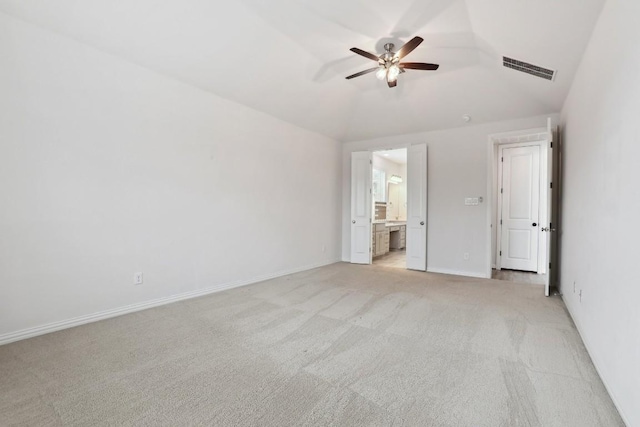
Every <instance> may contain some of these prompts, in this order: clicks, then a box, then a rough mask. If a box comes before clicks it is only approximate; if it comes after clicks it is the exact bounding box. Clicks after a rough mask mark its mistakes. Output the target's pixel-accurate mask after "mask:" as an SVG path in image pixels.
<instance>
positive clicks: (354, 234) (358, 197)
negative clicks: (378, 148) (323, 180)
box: [351, 151, 372, 264]
mask: <svg viewBox="0 0 640 427" xmlns="http://www.w3.org/2000/svg"><path fill="white" fill-rule="evenodd" d="M371 183H372V177H371V152H369V151H360V152H355V153H351V263H352V264H371V207H372V203H371Z"/></svg>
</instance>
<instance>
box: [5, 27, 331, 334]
mask: <svg viewBox="0 0 640 427" xmlns="http://www.w3.org/2000/svg"><path fill="white" fill-rule="evenodd" d="M0 93H1V94H2V95H1V96H0V204H1V209H0V236H2V237H1V238H0V342H2V340H3V339H4V340H5V341H6V340H7V338H8V337H9V336H10V334H11V333H14V332H16V331H20V330H24V329H27V328H34V327H39V326H42V325H47V324H50V323H52V322H60V321H64V320H67V319H72V318H76V317H78V316H85V315H88V314H91V313H96V312H103V311H105V310H111V309H115V308H119V307H123V306H128V305H131V304H137V303H141V302H145V301H154V300H157V299H159V298H164V297H168V296H171V295H176V294H184V293H187V292H193V291H197V290H202V289H209V288H215V287H222V286H226V285H230V284H234V283H242V282H247V281H251V280H254V279H256V278H259V277H266V276H271V275H276V274H281V273H283V272H288V271H293V270H298V269H304V268H308V267H311V266H316V265H319V264H323V263H329V262H332V261H336V260H339V258H340V243H339V240H340V237H339V236H340V220H339V216H340V209H341V206H340V205H341V201H340V192H341V188H340V185H341V176H340V175H341V173H342V171H341V168H340V156H341V146H340V144H339V143H338V142H337V141H334V140H331V139H328V138H326V137H323V136H319V135H317V134H314V133H311V132H308V131H306V130H302V129H300V128H297V127H295V126H293V125H290V124H288V123H285V122H282V121H280V120H277V119H274V118H273V117H271V116H268V115H265V114H262V113H259V112H256V111H254V110H251V109H248V108H246V107H243V106H240V105H238V104H235V103H232V102H229V101H226V100H223V99H221V98H219V97H217V96H214V95H212V94H210V93H207V92H203V91H201V90H198V89H195V88H193V87H190V86H187V85H184V84H182V83H179V82H177V81H174V80H171V79H168V78H165V77H163V76H160V75H158V74H154V73H152V72H150V71H148V70H146V69H144V68H141V67H138V66H135V65H132V64H130V63H127V62H125V61H122V60H119V59H118V58H115V57H113V56H110V55H107V54H104V53H101V52H99V51H97V50H94V49H92V48H89V47H87V46H84V45H82V44H79V43H76V42H75V41H72V40H70V39H67V38H64V37H61V36H58V35H55V34H54V33H50V32H46V31H43V30H40V29H37V28H36V27H33V26H30V25H27V24H24V23H22V22H21V21H17V20H15V19H12V18H9V17H8V16H6V15H2V14H0ZM323 247H324V248H325V250H324V251H323ZM137 271H142V272H144V284H143V285H141V286H133V285H132V280H133V274H134V272H137ZM18 335H19V334H18ZM11 336H13V335H11Z"/></svg>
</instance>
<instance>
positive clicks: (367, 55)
mask: <svg viewBox="0 0 640 427" xmlns="http://www.w3.org/2000/svg"><path fill="white" fill-rule="evenodd" d="M349 50H350V51H351V52H353V53H357V54H358V55H360V56H364V57H365V58H368V59H371V60H372V61H376V62H379V61H380V58H378V57H377V56H376V55H374V54H373V53H369V52H365V51H364V50H362V49H358V48H357V47H352V48H351V49H349Z"/></svg>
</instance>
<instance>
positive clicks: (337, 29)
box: [0, 0, 604, 141]
mask: <svg viewBox="0 0 640 427" xmlns="http://www.w3.org/2000/svg"><path fill="white" fill-rule="evenodd" d="M603 3H604V0H562V1H558V0H535V1H533V0H396V1H394V2H389V1H382V0H368V1H364V0H322V1H320V0H271V1H264V0H237V1H225V2H222V1H211V0H180V1H177V0H174V1H168V0H129V1H116V0H114V1H108V0H56V1H55V2H52V1H50V0H29V1H24V0H0V11H3V12H5V13H7V14H10V15H13V16H16V17H18V18H21V19H23V20H25V21H28V22H31V23H34V24H36V25H39V26H41V27H44V28H47V29H50V30H53V31H56V32H58V33H61V34H64V35H67V36H69V37H72V38H74V39H76V40H78V41H80V42H83V43H86V44H88V45H92V46H94V47H96V48H98V49H101V50H103V51H106V52H109V53H112V54H114V55H117V56H119V57H122V58H124V59H127V60H129V61H131V62H134V63H137V64H139V65H142V66H145V67H147V68H149V69H152V70H155V71H157V72H160V73H162V74H165V75H168V76H171V77H173V78H175V79H178V80H181V81H183V82H186V83H189V84H192V85H194V86H197V87H200V88H202V89H205V90H208V91H210V92H213V93H215V94H217V95H219V96H222V97H224V98H227V99H230V100H234V101H237V102H239V103H242V104H245V105H247V106H249V107H252V108H255V109H257V110H260V111H263V112H266V113H268V114H271V115H273V116H276V117H279V118H281V119H283V120H286V121H288V122H291V123H294V124H296V125H298V126H301V127H304V128H307V129H310V130H313V131H316V132H319V133H321V134H325V135H328V136H331V137H333V138H336V139H339V140H342V141H351V140H358V139H366V138H371V137H380V136H388V135H393V134H407V133H414V132H421V131H428V130H434V129H443V128H451V127H457V126H463V125H464V123H463V122H462V120H461V116H462V115H463V114H469V115H471V116H472V117H473V121H472V122H473V123H482V122H488V121H496V120H505V119H510V118H518V117H526V116H532V115H541V114H548V113H552V112H558V111H559V110H560V109H561V107H562V103H563V102H564V99H565V97H566V95H567V93H568V90H569V88H570V84H571V81H572V78H573V75H574V73H575V70H576V68H577V66H578V64H579V62H580V59H581V57H582V53H583V51H584V48H585V47H586V44H587V42H588V39H589V36H590V34H591V32H592V29H593V26H594V24H595V21H596V19H597V17H598V15H599V13H600V10H601V9H602V5H603ZM416 35H418V36H421V37H423V38H424V39H425V42H424V43H423V44H422V45H421V46H420V47H418V48H417V49H416V50H415V51H413V52H412V53H411V54H410V56H408V57H407V58H406V60H408V61H414V62H435V63H439V64H440V65H441V67H440V70H438V71H435V72H431V71H413V70H410V71H408V72H407V73H405V74H403V75H401V76H400V77H399V80H398V87H396V88H395V89H389V88H387V87H386V84H385V83H384V82H380V81H378V80H377V79H376V78H375V75H374V74H368V75H365V76H362V77H359V78H357V79H353V80H349V81H347V80H345V79H344V77H345V76H347V75H349V74H352V73H355V72H357V71H361V70H364V69H367V68H371V67H372V66H375V63H373V62H372V61H369V60H367V59H365V58H362V57H359V56H357V55H355V54H353V53H351V52H349V48H351V47H354V46H356V47H359V48H362V49H364V50H367V51H370V52H377V53H380V52H382V50H383V48H382V45H383V44H384V43H385V42H387V41H392V42H395V43H396V45H397V46H400V45H402V44H403V43H404V42H406V41H408V40H409V39H410V38H412V37H413V36H416ZM502 55H509V56H512V57H514V58H516V59H520V60H524V61H527V62H531V63H534V64H537V65H541V66H544V67H548V68H552V69H556V70H558V74H557V78H556V80H555V81H554V82H549V81H546V80H542V79H539V78H536V77H533V76H529V75H526V74H522V73H518V72H516V71H513V70H509V69H506V68H504V67H502V65H501V56H502Z"/></svg>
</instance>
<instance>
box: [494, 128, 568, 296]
mask: <svg viewBox="0 0 640 427" xmlns="http://www.w3.org/2000/svg"><path fill="white" fill-rule="evenodd" d="M553 138H554V133H553V131H552V129H551V121H550V120H548V121H547V128H539V129H532V130H526V131H517V132H509V133H503V134H495V135H490V136H489V156H490V162H489V164H490V169H489V174H490V179H489V184H488V187H489V188H488V190H489V191H488V192H489V194H490V195H491V199H490V200H491V203H490V204H488V207H489V210H490V211H489V218H488V221H489V228H488V230H489V231H488V232H489V233H490V240H489V243H488V245H490V246H491V250H490V252H489V253H490V256H489V259H488V273H487V276H488V277H491V278H494V279H500V280H510V281H516V282H524V283H530V284H540V285H544V290H545V294H546V295H550V288H551V286H552V284H551V273H550V272H551V269H552V264H554V265H555V264H556V263H555V262H554V257H555V254H556V251H555V246H554V244H553V242H554V241H555V239H554V238H553V237H554V236H553V235H552V232H553V231H555V228H554V227H553V222H554V221H552V219H553V215H554V214H555V213H557V203H556V202H555V201H556V199H557V191H555V189H554V188H553V178H554V177H555V176H556V175H554V173H555V171H556V169H557V167H556V165H557V163H556V160H557V157H556V156H554V150H553V148H554V140H553Z"/></svg>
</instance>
